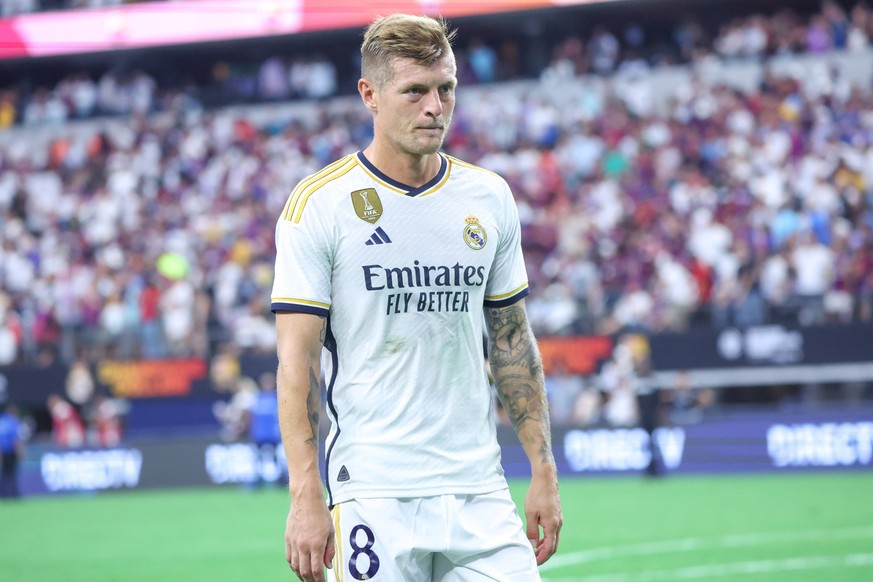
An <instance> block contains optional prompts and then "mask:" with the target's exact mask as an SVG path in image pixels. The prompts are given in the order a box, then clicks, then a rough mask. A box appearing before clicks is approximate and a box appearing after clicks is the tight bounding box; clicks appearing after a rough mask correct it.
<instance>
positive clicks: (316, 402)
mask: <svg viewBox="0 0 873 582" xmlns="http://www.w3.org/2000/svg"><path fill="white" fill-rule="evenodd" d="M320 415H321V386H320V385H319V384H318V376H316V375H315V370H314V369H313V368H312V367H311V366H310V368H309V395H308V396H307V397H306V417H307V418H308V419H309V428H310V429H311V430H312V436H311V437H310V438H308V439H306V444H308V445H310V446H311V447H312V448H314V449H315V450H316V451H317V450H318V420H319V418H320Z"/></svg>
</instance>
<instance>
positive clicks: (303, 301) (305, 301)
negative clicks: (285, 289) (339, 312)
mask: <svg viewBox="0 0 873 582" xmlns="http://www.w3.org/2000/svg"><path fill="white" fill-rule="evenodd" d="M270 301H272V302H273V303H295V304H297V305H312V306H313V307H323V308H324V309H330V303H322V302H321V301H310V300H309V299H297V298H296V297H272V298H271V299H270Z"/></svg>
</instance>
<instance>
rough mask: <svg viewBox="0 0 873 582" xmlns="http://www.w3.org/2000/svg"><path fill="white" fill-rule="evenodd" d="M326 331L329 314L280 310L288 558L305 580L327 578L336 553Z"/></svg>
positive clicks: (279, 379)
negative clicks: (327, 480)
mask: <svg viewBox="0 0 873 582" xmlns="http://www.w3.org/2000/svg"><path fill="white" fill-rule="evenodd" d="M326 330H327V319H326V318H325V317H322V316H318V315H312V314H308V313H290V312H278V313H276V335H277V351H278V356H279V369H278V372H277V390H278V398H279V426H280V428H281V431H282V443H283V446H284V448H285V457H286V459H287V460H288V477H289V490H290V495H291V507H290V510H289V512H288V519H287V522H286V525H285V557H286V559H287V560H288V564H289V565H290V566H291V569H292V570H294V572H295V573H296V574H297V575H298V577H300V579H301V580H303V581H304V582H323V581H324V567H323V566H328V567H330V563H331V560H333V554H334V542H333V539H334V529H333V523H332V521H331V518H330V513H329V512H328V509H327V505H326V504H325V501H324V489H323V485H322V481H321V475H320V474H319V470H318V458H319V457H318V425H319V419H320V417H321V387H320V383H319V377H320V373H321V364H320V362H321V348H322V346H323V345H324V338H325V333H326Z"/></svg>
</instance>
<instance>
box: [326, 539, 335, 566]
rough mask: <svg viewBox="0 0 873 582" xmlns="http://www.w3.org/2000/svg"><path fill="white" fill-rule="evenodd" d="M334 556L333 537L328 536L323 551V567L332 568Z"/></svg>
mask: <svg viewBox="0 0 873 582" xmlns="http://www.w3.org/2000/svg"><path fill="white" fill-rule="evenodd" d="M334 554H336V549H335V547H334V539H333V536H330V537H329V538H328V539H327V547H325V549H324V566H325V567H326V568H333V557H334Z"/></svg>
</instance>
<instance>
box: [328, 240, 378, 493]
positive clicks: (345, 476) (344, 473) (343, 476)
mask: <svg viewBox="0 0 873 582" xmlns="http://www.w3.org/2000/svg"><path fill="white" fill-rule="evenodd" d="M389 242H390V241H389ZM349 479H351V477H349V470H348V469H346V466H345V465H343V466H342V467H340V470H339V475H337V476H336V480H337V481H339V482H340V483H342V482H343V481H348V480H349Z"/></svg>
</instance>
